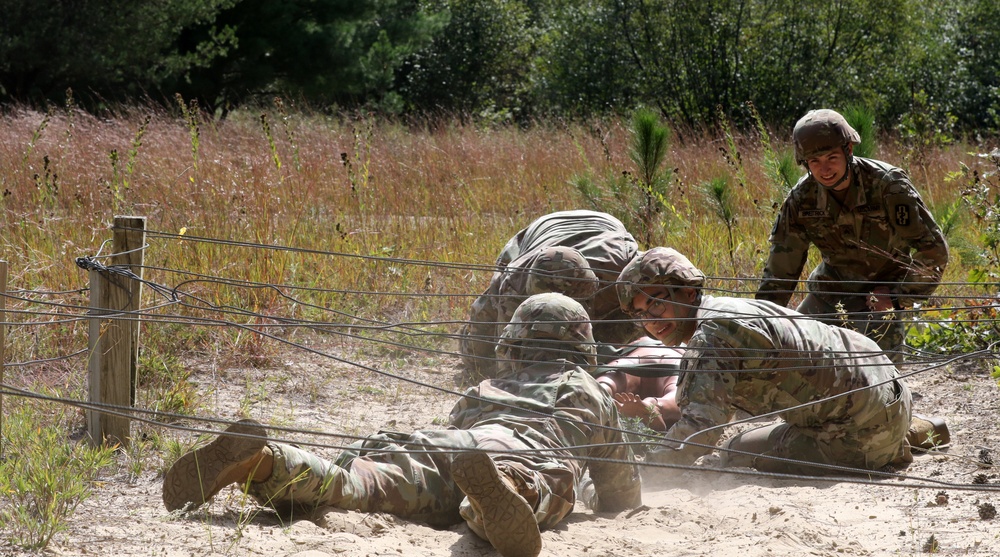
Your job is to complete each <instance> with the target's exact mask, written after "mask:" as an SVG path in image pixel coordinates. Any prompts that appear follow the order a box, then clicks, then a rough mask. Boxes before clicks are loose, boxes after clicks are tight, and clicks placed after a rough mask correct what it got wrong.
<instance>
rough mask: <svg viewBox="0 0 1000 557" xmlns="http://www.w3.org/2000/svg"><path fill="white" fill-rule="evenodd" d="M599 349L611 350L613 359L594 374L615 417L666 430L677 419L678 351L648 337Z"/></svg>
mask: <svg viewBox="0 0 1000 557" xmlns="http://www.w3.org/2000/svg"><path fill="white" fill-rule="evenodd" d="M602 349H603V350H605V351H609V352H610V351H612V350H613V352H612V353H613V354H615V356H616V357H615V359H614V360H612V361H611V362H609V363H608V364H607V365H606V366H601V367H598V368H597V369H596V370H595V372H594V374H595V375H596V376H597V382H598V383H599V384H600V385H601V387H604V390H605V391H607V393H608V395H609V396H611V397H612V398H613V399H614V400H615V405H616V406H617V407H618V413H619V414H621V415H622V416H628V417H630V418H638V419H640V420H642V422H643V424H645V425H646V426H647V427H649V428H650V429H652V430H654V431H666V430H667V428H669V427H670V426H671V425H673V424H674V422H676V421H677V420H679V419H680V417H681V411H680V409H679V408H677V401H676V398H675V397H676V394H677V375H678V370H680V360H681V355H682V351H680V350H677V349H675V348H671V347H668V346H664V345H663V343H662V342H660V341H657V340H653V339H650V338H648V337H646V338H640V339H638V340H635V341H633V342H632V343H631V344H628V345H626V346H623V347H621V348H613V349H612V348H609V347H599V350H602Z"/></svg>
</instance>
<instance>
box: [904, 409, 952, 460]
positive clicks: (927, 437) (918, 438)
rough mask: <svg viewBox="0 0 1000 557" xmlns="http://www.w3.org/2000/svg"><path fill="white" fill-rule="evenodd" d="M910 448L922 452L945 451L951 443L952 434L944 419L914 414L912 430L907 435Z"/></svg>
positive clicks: (911, 423) (911, 424)
mask: <svg viewBox="0 0 1000 557" xmlns="http://www.w3.org/2000/svg"><path fill="white" fill-rule="evenodd" d="M906 441H907V442H908V443H909V444H910V447H912V448H914V449H919V450H922V451H929V450H932V449H943V448H945V447H947V446H948V444H949V443H951V433H950V432H949V431H948V424H947V423H945V421H944V418H939V417H936V416H931V417H927V416H921V415H919V414H914V415H913V418H911V419H910V430H909V431H908V432H907V433H906Z"/></svg>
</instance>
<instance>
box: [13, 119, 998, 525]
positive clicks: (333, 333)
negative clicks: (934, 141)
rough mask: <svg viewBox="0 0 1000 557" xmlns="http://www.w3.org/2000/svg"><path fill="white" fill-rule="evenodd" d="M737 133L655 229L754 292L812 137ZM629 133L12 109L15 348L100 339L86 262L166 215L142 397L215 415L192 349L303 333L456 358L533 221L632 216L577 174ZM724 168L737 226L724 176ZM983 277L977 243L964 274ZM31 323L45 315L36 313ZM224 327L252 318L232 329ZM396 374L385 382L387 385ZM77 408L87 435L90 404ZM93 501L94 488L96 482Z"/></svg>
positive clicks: (713, 152)
mask: <svg viewBox="0 0 1000 557" xmlns="http://www.w3.org/2000/svg"><path fill="white" fill-rule="evenodd" d="M188 108H189V107H188ZM262 115H263V117H262ZM729 133H730V135H728V136H727V135H725V134H723V133H721V132H720V133H718V134H716V133H715V132H712V131H706V130H674V133H673V134H672V136H671V140H670V144H669V149H668V150H667V152H666V154H665V163H664V164H665V166H666V167H668V168H669V169H670V172H669V175H670V177H671V178H670V183H669V184H668V185H667V187H666V190H665V191H666V195H665V201H666V202H667V204H668V205H669V208H668V209H666V210H664V211H663V213H662V215H663V217H662V225H661V227H660V228H659V229H658V230H656V231H655V233H653V234H651V235H650V237H651V238H655V240H656V241H658V242H661V243H663V244H666V245H670V246H674V247H677V248H678V249H680V250H681V251H682V252H684V253H686V254H687V255H688V256H689V257H690V258H691V259H692V261H694V262H695V263H696V264H697V265H699V266H700V267H701V268H702V269H703V270H704V271H705V273H706V274H707V275H709V276H710V277H713V282H712V285H713V286H714V287H716V288H718V289H720V290H722V291H723V292H726V291H735V292H738V293H749V292H752V291H753V290H754V288H755V286H756V283H755V282H754V279H755V278H756V277H759V276H760V273H761V271H762V268H763V264H764V260H765V258H766V255H767V247H768V243H767V241H768V234H769V232H770V228H771V225H772V223H773V220H774V217H775V214H776V211H777V204H778V203H780V200H781V199H782V198H783V196H784V191H783V189H782V188H783V187H784V186H781V185H780V184H778V183H777V182H776V178H775V176H776V175H775V165H776V164H777V162H778V159H779V158H780V157H781V156H782V155H783V154H787V152H788V151H790V150H791V147H790V145H789V142H788V130H770V133H769V134H767V137H768V138H769V141H770V143H768V144H762V142H761V141H762V140H761V137H762V134H760V133H759V131H748V132H739V131H735V130H730V132H729ZM629 145H630V136H629V131H628V122H608V121H594V122H583V123H559V124H556V123H539V124H537V125H535V126H532V127H528V128H508V127H504V128H494V127H479V126H475V125H471V124H462V123H460V122H459V121H458V120H454V121H444V122H434V123H427V122H424V123H420V124H412V125H404V124H401V123H398V122H384V121H380V120H374V119H372V117H370V116H364V115H355V116H352V117H347V116H341V117H331V116H328V115H323V114H309V113H290V112H288V111H287V110H285V108H284V107H283V106H279V105H276V106H272V107H263V108H260V109H257V110H242V111H237V112H235V113H233V114H231V115H230V117H229V118H228V119H226V120H225V121H209V120H206V119H205V117H204V115H202V114H200V113H198V112H190V111H188V112H187V113H186V114H185V113H182V112H181V111H180V109H179V108H178V110H177V114H171V113H168V112H166V111H164V110H163V109H146V108H142V107H132V108H124V109H121V110H119V111H117V112H116V113H114V114H110V115H106V116H102V117H96V116H92V115H87V114H84V113H81V112H77V111H73V110H60V109H55V108H54V109H52V110H51V111H50V112H49V113H47V114H43V113H39V112H34V111H29V110H20V109H18V110H12V111H10V112H8V113H6V114H4V115H3V116H2V118H0V160H2V161H4V164H3V165H0V192H2V194H3V196H2V198H0V219H2V221H0V224H2V225H3V227H4V231H5V233H4V235H3V236H2V239H0V258H2V259H4V260H6V261H7V262H8V264H9V269H10V271H9V279H8V285H9V289H10V290H30V291H42V292H44V293H42V294H30V295H28V294H26V295H24V297H25V298H30V299H31V300H32V301H30V302H29V301H24V300H17V299H11V300H9V301H8V304H7V305H8V310H14V311H17V312H26V313H11V314H9V315H8V321H12V322H14V323H13V324H12V325H11V326H9V327H8V338H7V347H6V348H7V359H8V360H9V361H12V362H28V361H32V360H39V359H45V358H56V357H59V356H65V355H67V354H71V353H73V352H75V351H77V350H81V349H83V348H86V345H87V344H86V342H87V336H86V335H87V327H86V322H85V321H82V320H76V321H74V320H73V317H74V316H80V315H83V314H84V312H85V308H86V306H87V305H88V303H89V302H88V299H87V294H86V292H85V289H86V288H87V287H88V274H87V272H86V271H84V270H83V269H81V268H79V267H77V265H76V258H77V257H82V256H96V255H99V254H100V255H107V254H109V253H110V251H111V246H110V244H109V245H104V242H105V241H106V240H108V239H109V238H110V231H109V226H110V224H111V222H112V219H113V217H114V216H116V214H131V215H139V216H144V217H146V218H147V242H148V244H149V247H148V248H147V249H146V250H145V253H144V257H145V260H144V264H145V265H146V266H147V269H146V271H145V279H146V280H149V281H152V282H154V283H157V284H163V285H166V286H168V287H169V288H173V287H175V286H176V287H177V293H178V294H179V296H180V297H179V299H178V300H179V301H180V302H182V303H173V304H170V303H168V300H167V298H166V297H165V296H164V295H163V294H162V293H159V294H158V293H156V292H154V291H153V290H152V289H151V288H148V287H147V288H144V291H143V307H152V306H156V305H159V304H166V305H164V306H163V307H162V308H160V309H159V310H157V311H156V312H155V314H156V316H157V318H158V319H162V320H164V321H178V322H175V323H161V322H159V321H158V320H157V319H146V320H144V322H143V325H142V327H143V328H142V335H143V342H144V343H147V344H146V346H147V348H142V350H143V352H142V357H141V359H140V366H141V369H140V390H142V391H143V393H142V394H141V395H140V396H139V403H140V405H143V406H145V407H148V408H152V409H155V410H158V411H162V412H169V413H171V414H172V413H179V414H189V413H195V412H198V411H201V410H204V411H205V412H204V413H207V414H211V413H213V412H212V410H213V409H211V408H204V407H203V405H211V404H213V403H212V398H211V397H205V396H202V395H203V394H204V393H199V392H197V387H196V386H195V385H194V384H193V383H192V382H191V381H190V379H191V376H190V371H189V369H188V367H187V366H186V362H187V361H189V360H190V359H192V358H202V357H205V358H212V359H213V361H217V362H219V365H220V366H223V367H225V366H232V367H234V368H241V369H246V368H264V367H267V366H268V365H269V364H270V363H273V362H272V361H271V360H272V359H273V358H275V357H276V356H275V355H276V354H278V353H279V352H280V347H279V346H278V343H276V342H273V339H282V340H285V341H288V342H297V341H298V340H300V339H301V338H302V337H303V336H305V335H304V332H305V331H308V332H309V333H310V334H312V333H314V332H319V333H320V334H322V335H325V338H326V339H329V340H330V341H331V342H335V341H337V339H339V338H345V339H349V340H347V341H345V342H353V341H352V340H350V339H354V338H362V339H365V338H371V339H376V340H389V341H392V342H393V343H395V344H392V345H389V344H386V345H378V344H372V345H371V346H368V347H366V348H365V350H364V355H365V356H367V357H373V356H374V357H378V356H386V357H391V358H403V357H404V356H407V355H410V354H419V355H420V356H421V357H422V358H438V357H440V356H438V354H440V353H447V352H448V351H451V350H454V343H453V341H452V340H451V339H450V338H449V335H450V334H454V332H455V331H457V329H458V327H457V325H456V322H458V321H461V320H462V319H463V318H465V317H466V315H467V312H468V308H469V304H470V303H471V301H472V297H473V296H475V295H476V294H478V293H479V292H481V291H482V290H483V288H484V287H485V286H486V284H487V282H488V281H489V278H490V274H491V271H490V269H489V265H491V264H492V263H493V261H494V258H495V257H496V255H497V253H498V252H499V251H500V249H501V248H502V247H503V245H504V244H505V242H506V241H507V239H508V238H509V237H510V236H511V235H512V234H513V233H514V232H516V231H517V230H519V229H520V228H522V227H524V226H525V225H527V224H528V223H529V222H531V221H532V220H533V219H534V218H536V217H538V216H540V215H542V214H544V213H548V212H551V211H558V210H566V209H578V208H597V209H600V210H608V211H611V209H612V208H611V207H610V206H609V207H590V206H589V205H588V204H587V202H586V201H585V200H584V198H583V197H582V195H581V194H580V192H579V190H578V189H577V187H576V186H574V183H578V182H579V181H580V179H581V177H583V176H585V177H586V179H587V180H589V181H590V183H591V184H593V185H594V186H595V187H598V188H601V187H607V184H608V182H609V181H611V180H615V179H617V178H618V177H621V176H622V175H623V172H626V171H628V172H633V171H634V168H633V167H632V162H631V161H630V159H629V152H628V149H629ZM983 150H988V148H987V147H986V146H970V145H965V144H956V145H952V146H949V147H945V148H941V149H938V150H935V151H934V152H932V153H928V154H927V155H926V156H924V157H921V158H920V159H919V160H920V161H921V166H920V167H919V168H912V169H908V170H909V171H910V173H911V175H912V176H913V179H914V182H915V184H916V186H917V189H918V190H920V191H921V192H923V193H924V196H925V199H926V200H927V201H928V203H929V204H931V205H932V206H934V207H941V208H944V207H947V206H948V205H950V204H952V203H954V202H956V200H958V199H959V198H960V195H961V191H962V188H963V187H965V185H966V184H964V183H963V181H962V180H955V179H947V178H948V176H949V174H950V173H953V172H955V171H956V170H958V169H959V168H960V166H961V165H962V164H972V163H973V160H974V155H973V153H975V152H982V151H983ZM905 151H906V147H905V146H902V145H899V144H898V142H896V141H895V140H894V139H893V138H892V137H886V138H883V139H882V140H881V141H880V142H879V144H878V149H877V152H876V156H877V157H879V158H884V159H885V160H888V161H892V162H897V161H902V160H903V158H902V157H903V154H904V152H905ZM112 153H116V155H112ZM734 160H738V161H739V165H740V166H739V167H738V168H737V167H736V166H734V162H733V161H734ZM768 161H770V162H768ZM897 163H898V162H897ZM787 170H788V169H787V168H786V169H785V171H786V172H787ZM793 173H794V171H793ZM723 182H725V183H726V184H727V186H726V191H725V208H726V211H725V212H724V214H725V218H722V217H720V214H721V213H719V211H718V210H717V209H718V207H719V205H718V199H716V200H715V201H713V199H712V194H711V189H708V188H706V187H705V185H706V184H712V183H716V184H721V183H723ZM977 226H978V225H977V224H976V223H975V222H973V221H961V222H960V224H958V225H957V226H956V229H955V230H953V231H952V234H954V235H955V236H954V237H955V238H956V239H959V238H960V239H963V240H964V241H963V242H956V245H958V244H963V245H971V246H975V245H976V239H977V238H978V236H979V233H980V231H979V230H977V229H976V227H977ZM634 232H639V231H634ZM636 236H637V237H639V236H640V234H636ZM643 237H644V236H643ZM199 238H207V239H215V240H221V241H225V242H232V244H229V243H209V242H203V241H200V240H199ZM243 244H245V245H243ZM256 244H263V245H274V246H284V247H287V248H292V249H282V250H272V249H261V248H259V247H256ZM642 247H643V248H648V247H652V246H645V245H644V246H642ZM969 249H970V250H973V249H974V248H969ZM303 250H304V251H303ZM815 257H816V256H815V254H814V255H813V259H812V260H811V261H810V264H815V262H816V261H815ZM414 262H417V263H416V264H415V263H414ZM967 274H968V268H967V267H966V262H964V261H962V260H961V258H959V257H958V256H957V255H956V256H955V257H953V262H952V265H951V266H950V267H949V269H948V271H947V273H946V275H945V280H946V281H963V280H965V278H966V276H967ZM216 279H224V281H225V282H220V281H219V280H216ZM740 279H745V280H740ZM60 307H63V309H64V311H63V312H62V313H63V314H61V315H60V310H59V308H60ZM184 318H195V319H197V320H202V321H200V322H202V323H203V322H204V320H212V321H213V322H214V323H212V324H211V325H212V326H203V325H202V324H199V321H194V322H186V323H185V322H183V319H184ZM27 322H40V323H41V324H40V325H31V326H28V325H23V326H18V323H27ZM223 322H231V323H234V324H236V325H238V326H217V325H221V324H223ZM303 323H304V324H305V325H308V328H303V327H302V325H303ZM396 323H412V326H411V328H410V329H408V330H406V331H404V332H405V333H406V334H399V333H398V332H393V331H392V330H389V331H385V330H380V329H372V328H370V327H372V326H380V325H387V324H389V325H391V324H396ZM205 325H208V324H205ZM259 333H264V335H261V334H259ZM300 333H303V334H300ZM338 335H346V336H344V337H340V336H338ZM154 348H155V349H154ZM351 350H359V348H358V347H357V345H354V346H352V347H350V348H349V349H348V351H349V353H350V354H353V352H350V351H351ZM85 369H86V365H85V364H81V362H80V361H70V362H65V361H56V362H52V363H48V364H43V365H26V366H24V367H20V368H11V369H8V370H7V373H6V376H5V382H6V383H8V384H12V385H17V386H20V387H23V388H29V389H37V388H39V387H40V386H41V387H45V388H46V389H51V390H52V392H55V393H56V394H58V395H61V396H70V395H71V394H72V393H76V396H82V394H81V393H82V392H83V389H84V384H85ZM269 385H270V384H266V383H261V384H260V385H247V389H246V390H247V393H246V395H245V397H244V402H245V404H247V405H251V404H253V403H255V401H256V400H264V399H266V398H267V395H268V392H262V391H260V389H264V391H267V389H268V387H269ZM386 388H391V386H388V385H379V386H372V387H370V392H369V393H368V394H371V395H375V394H377V393H378V392H384V389H386ZM362 394H364V393H362ZM8 398H9V397H8ZM8 404H9V403H8ZM7 408H8V406H5V409H7ZM243 410H244V411H246V409H243ZM66 419H70V420H75V421H76V422H78V423H76V424H75V426H74V427H77V428H79V427H82V413H79V414H72V415H70V417H69V418H67V417H65V416H63V417H61V418H60V420H66ZM8 427H10V426H8ZM66 429H67V430H72V429H73V428H72V427H69V428H66ZM8 442H10V441H8ZM67 443H68V441H67ZM157 443H160V441H157ZM165 443H166V445H167V446H170V445H169V443H170V441H169V440H167V441H166V442H165ZM57 445H58V444H57ZM32 450H34V449H32ZM8 452H9V451H8ZM149 452H152V451H149V450H146V446H145V445H138V446H137V448H136V449H135V450H133V451H131V452H129V453H127V456H128V457H129V458H130V459H131V460H132V461H131V462H130V463H129V468H130V470H131V473H132V475H135V476H137V475H138V474H140V473H141V471H142V470H143V469H144V465H143V463H142V462H141V460H142V458H144V455H145V454H146V453H149ZM80 477H81V478H83V476H80ZM84 484H85V482H84ZM81 485H83V484H81ZM74 489H76V488H74ZM75 493H76V494H77V495H75V496H76V497H85V496H86V490H85V489H81V490H77V491H75ZM4 497H5V496H4V494H2V493H0V500H3V499H4ZM8 497H9V496H8ZM8 500H9V499H8ZM19 520H20V519H19ZM53 525H55V524H53ZM43 535H45V536H47V535H48V531H46V532H43ZM41 541H47V538H45V539H44V540H41ZM32 543H36V542H32Z"/></svg>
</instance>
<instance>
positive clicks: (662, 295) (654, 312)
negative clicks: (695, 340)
mask: <svg viewBox="0 0 1000 557" xmlns="http://www.w3.org/2000/svg"><path fill="white" fill-rule="evenodd" d="M696 296H697V291H695V289H693V288H679V289H677V292H676V293H675V296H674V298H671V297H670V290H669V289H667V288H666V287H663V286H649V287H646V288H643V289H642V290H640V291H639V294H638V295H637V296H636V297H635V299H633V300H632V309H633V315H634V316H635V317H636V319H639V320H640V321H642V327H643V329H645V330H646V332H647V333H649V335H650V336H652V337H653V338H655V339H657V340H659V341H660V342H662V343H664V344H667V343H668V341H670V342H671V344H677V343H680V342H686V341H687V340H688V339H675V338H673V337H674V336H675V333H676V332H677V330H678V328H679V327H681V325H682V324H683V323H682V321H680V320H681V319H684V318H687V317H690V316H691V314H692V313H693V311H694V309H693V306H692V304H693V303H694V299H695V297H696Z"/></svg>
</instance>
